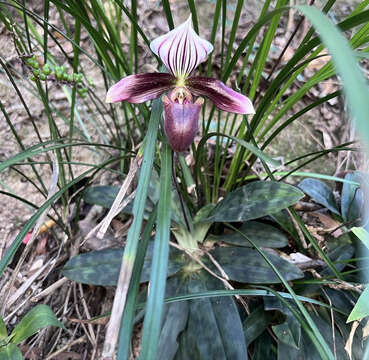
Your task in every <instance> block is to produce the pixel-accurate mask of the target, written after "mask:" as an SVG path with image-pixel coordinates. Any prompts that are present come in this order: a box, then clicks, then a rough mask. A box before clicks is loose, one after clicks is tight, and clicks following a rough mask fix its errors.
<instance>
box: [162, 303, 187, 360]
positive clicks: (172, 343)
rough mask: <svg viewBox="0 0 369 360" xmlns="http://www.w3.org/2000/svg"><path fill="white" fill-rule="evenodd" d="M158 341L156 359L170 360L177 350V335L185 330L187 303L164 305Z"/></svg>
mask: <svg viewBox="0 0 369 360" xmlns="http://www.w3.org/2000/svg"><path fill="white" fill-rule="evenodd" d="M166 306H167V307H168V308H167V309H166V311H165V316H164V317H163V323H162V329H161V333H160V340H159V350H158V359H161V360H172V359H173V358H174V356H175V354H176V352H177V350H178V346H179V343H178V335H179V334H180V333H181V332H182V331H183V330H184V329H185V327H186V325H187V320H188V309H189V304H188V301H178V302H174V303H171V304H168V305H166Z"/></svg>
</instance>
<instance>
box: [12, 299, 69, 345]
mask: <svg viewBox="0 0 369 360" xmlns="http://www.w3.org/2000/svg"><path fill="white" fill-rule="evenodd" d="M47 326H57V327H60V328H63V329H65V327H64V325H63V324H62V323H61V322H60V321H59V320H58V319H57V318H56V316H55V315H54V313H53V312H52V310H51V309H50V307H49V306H47V305H37V306H35V307H34V308H33V309H32V310H30V311H29V312H28V313H27V314H26V315H25V316H24V317H23V318H22V320H21V321H20V322H19V323H18V324H17V326H16V327H15V328H14V330H13V331H12V333H11V334H10V336H11V337H12V340H11V342H12V343H13V344H16V345H17V344H19V343H21V342H22V341H23V340H25V339H27V338H29V337H30V336H32V335H33V334H35V333H36V332H37V331H39V330H40V329H42V328H44V327H47Z"/></svg>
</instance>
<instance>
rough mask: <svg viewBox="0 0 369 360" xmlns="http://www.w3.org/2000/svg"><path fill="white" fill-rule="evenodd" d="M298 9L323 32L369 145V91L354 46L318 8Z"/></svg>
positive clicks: (322, 36) (359, 126) (363, 135)
mask: <svg viewBox="0 0 369 360" xmlns="http://www.w3.org/2000/svg"><path fill="white" fill-rule="evenodd" d="M296 9H297V10H299V11H301V12H302V13H303V14H304V15H305V16H306V17H307V18H308V20H309V21H310V22H311V24H312V25H313V26H314V28H315V29H316V30H317V31H318V32H319V37H320V38H321V39H322V42H323V43H324V45H325V46H326V47H327V49H328V51H329V53H330V54H331V55H332V61H333V63H334V65H335V67H336V70H337V73H338V74H339V75H340V76H341V78H342V81H343V85H344V86H343V89H344V93H345V95H346V98H347V102H348V107H349V111H350V113H351V116H352V117H353V119H354V121H356V123H357V130H358V132H359V134H360V135H361V136H362V138H363V140H364V141H365V142H366V144H367V146H369V123H368V117H367V115H368V114H369V102H368V93H369V88H368V84H367V81H366V78H365V76H364V74H363V73H362V72H361V71H360V68H359V65H358V62H357V59H356V58H355V54H354V52H353V50H352V48H351V46H350V44H349V43H348V41H347V39H346V38H345V37H344V36H343V34H342V33H341V32H340V31H339V29H338V28H337V27H336V26H335V25H333V24H332V22H331V20H330V19H329V17H328V16H326V15H325V14H323V13H321V12H320V11H319V10H318V9H317V8H316V7H314V6H296ZM349 20H350V19H349ZM343 54H344V56H343Z"/></svg>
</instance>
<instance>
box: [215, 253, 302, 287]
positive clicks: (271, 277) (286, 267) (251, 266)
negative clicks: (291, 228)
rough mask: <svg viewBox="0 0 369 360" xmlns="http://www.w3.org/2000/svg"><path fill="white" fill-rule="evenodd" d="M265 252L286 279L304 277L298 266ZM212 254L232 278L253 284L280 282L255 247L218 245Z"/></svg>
mask: <svg viewBox="0 0 369 360" xmlns="http://www.w3.org/2000/svg"><path fill="white" fill-rule="evenodd" d="M265 253H266V254H267V256H268V258H269V259H270V261H271V262H272V263H273V264H274V266H276V267H277V269H278V270H279V271H280V273H281V274H282V275H283V277H284V278H285V280H287V281H290V280H295V279H300V278H302V277H304V274H303V272H302V271H301V270H300V269H299V268H298V267H297V266H295V265H293V264H291V263H289V262H288V261H286V260H283V259H282V258H280V257H278V256H276V255H273V254H270V253H267V252H265ZM211 254H212V255H213V256H214V258H215V260H216V261H217V262H219V264H220V265H221V267H222V268H223V270H224V271H225V272H226V274H227V276H228V277H229V278H230V279H231V280H234V281H239V282H243V283H251V284H271V283H279V282H280V280H279V278H278V276H277V275H276V274H275V273H274V271H273V270H272V269H271V267H270V266H269V265H268V263H267V262H266V261H265V260H264V259H263V257H262V256H261V255H260V254H259V253H258V252H257V251H256V250H255V249H252V248H245V247H218V248H215V249H214V250H212V251H211ZM214 270H215V269H214ZM215 271H216V270H215Z"/></svg>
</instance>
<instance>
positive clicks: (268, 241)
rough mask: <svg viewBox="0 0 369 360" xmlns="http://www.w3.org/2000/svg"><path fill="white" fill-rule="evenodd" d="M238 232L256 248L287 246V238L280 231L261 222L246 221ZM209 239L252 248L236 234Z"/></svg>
mask: <svg viewBox="0 0 369 360" xmlns="http://www.w3.org/2000/svg"><path fill="white" fill-rule="evenodd" d="M239 231H241V232H242V233H243V234H245V235H246V236H247V237H248V238H249V239H251V240H252V241H253V242H254V243H256V244H257V245H258V246H262V247H269V248H282V247H284V246H286V245H287V244H288V241H287V237H286V236H285V235H284V234H283V233H282V232H281V231H280V230H278V229H277V228H275V227H274V226H271V225H268V224H264V223H261V222H257V221H247V222H245V223H244V224H243V225H242V226H241V227H240V228H239ZM211 239H212V240H218V241H223V242H226V243H228V244H234V245H239V246H246V247H252V245H251V244H250V243H249V242H248V241H247V239H246V238H245V237H244V236H242V235H241V234H239V233H238V232H233V233H231V234H223V235H219V236H212V237H211Z"/></svg>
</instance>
